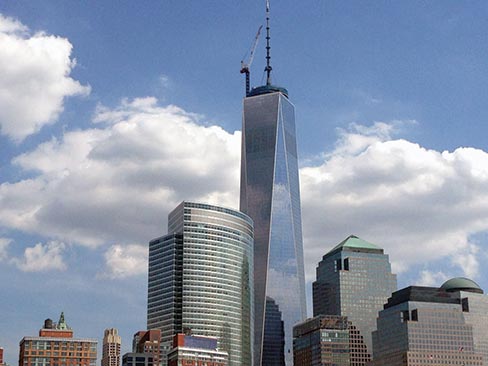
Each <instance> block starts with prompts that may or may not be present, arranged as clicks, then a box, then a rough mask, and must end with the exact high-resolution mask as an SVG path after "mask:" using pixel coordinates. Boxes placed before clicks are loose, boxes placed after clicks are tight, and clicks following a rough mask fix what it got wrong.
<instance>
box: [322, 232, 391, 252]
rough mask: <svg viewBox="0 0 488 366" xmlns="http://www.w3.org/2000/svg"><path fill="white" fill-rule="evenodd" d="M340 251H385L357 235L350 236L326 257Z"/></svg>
mask: <svg viewBox="0 0 488 366" xmlns="http://www.w3.org/2000/svg"><path fill="white" fill-rule="evenodd" d="M339 250H351V251H361V252H371V253H383V249H382V248H380V247H379V246H377V245H375V244H372V243H369V242H367V241H366V240H363V239H361V238H359V237H357V236H356V235H349V236H348V237H347V238H346V239H345V240H343V241H341V242H340V243H339V244H337V245H336V246H335V247H334V248H332V249H331V250H330V251H329V252H328V253H327V254H326V255H328V254H331V253H335V252H337V251H339Z"/></svg>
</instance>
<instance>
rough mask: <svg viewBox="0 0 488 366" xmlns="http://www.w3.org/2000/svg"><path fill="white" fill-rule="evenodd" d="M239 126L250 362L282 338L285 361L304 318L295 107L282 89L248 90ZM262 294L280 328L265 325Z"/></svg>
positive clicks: (289, 358)
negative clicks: (250, 264) (251, 313)
mask: <svg viewBox="0 0 488 366" xmlns="http://www.w3.org/2000/svg"><path fill="white" fill-rule="evenodd" d="M242 131H243V134H242V161H241V199H240V209H241V211H242V212H244V213H246V214H248V215H249V216H250V217H251V218H252V219H253V221H254V243H255V244H254V289H255V290H254V297H255V323H254V324H255V325H254V342H255V346H254V360H255V363H254V364H255V366H259V365H264V358H265V357H266V355H267V354H269V353H268V352H274V351H273V349H271V350H267V349H265V348H264V346H265V344H267V345H270V346H271V347H272V348H274V347H275V346H276V345H277V344H284V349H283V353H284V361H285V363H286V365H292V363H293V352H292V351H293V334H292V329H293V325H294V324H296V323H298V322H301V321H302V320H304V319H305V318H306V300H305V299H306V297H305V279H304V268H303V243H302V222H301V211H300V210H301V209H300V191H299V180H298V160H297V146H296V137H295V108H294V106H293V104H292V103H291V102H290V100H289V99H288V95H287V91H286V90H285V89H283V88H279V87H275V86H272V85H265V86H262V87H258V88H254V89H253V90H251V92H250V93H249V94H248V96H247V97H246V98H244V112H243V128H242ZM267 298H271V299H272V301H273V302H274V304H275V305H276V306H277V307H278V308H279V311H280V312H281V317H282V319H281V320H282V322H283V329H284V333H280V331H279V330H278V329H268V328H267V327H266V325H267V324H269V325H271V324H274V325H275V326H277V325H279V324H280V323H279V322H269V321H268V322H267V321H266V317H267V316H268V314H267V313H266V309H267V308H269V307H267V306H266V299H267ZM269 309H271V308H269ZM270 316H272V317H275V316H276V314H270ZM280 334H284V337H282V336H281V335H280ZM273 335H276V336H278V337H279V338H276V339H274V340H271V339H270V337H272V336H273ZM265 340H266V342H265ZM274 365H277V366H282V365H283V362H282V359H281V358H275V359H273V360H268V361H267V363H266V366H274Z"/></svg>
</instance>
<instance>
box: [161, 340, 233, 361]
mask: <svg viewBox="0 0 488 366" xmlns="http://www.w3.org/2000/svg"><path fill="white" fill-rule="evenodd" d="M228 364H229V355H228V354H227V352H225V351H221V350H219V348H218V341H217V339H216V338H210V337H202V336H193V335H189V334H176V335H175V336H174V339H173V349H172V350H171V351H170V352H169V354H168V366H227V365H228Z"/></svg>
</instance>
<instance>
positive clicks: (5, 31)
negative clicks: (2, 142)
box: [0, 14, 90, 142]
mask: <svg viewBox="0 0 488 366" xmlns="http://www.w3.org/2000/svg"><path fill="white" fill-rule="evenodd" d="M0 44H1V45H2V47H0V127H1V129H0V132H1V133H2V134H4V135H7V136H9V137H10V138H11V139H13V140H14V141H17V142H19V141H22V140H23V139H24V138H25V137H26V136H28V135H31V134H33V133H36V132H37V131H39V130H40V129H41V127H42V126H44V125H46V124H51V123H54V122H55V121H56V119H57V118H58V116H59V115H60V113H61V112H62V111H63V101H64V98H66V97H69V96H73V95H86V94H88V93H89V92H90V87H89V86H83V85H81V84H80V83H79V82H78V81H76V80H74V79H73V78H71V77H70V73H71V71H72V69H73V68H74V67H75V65H76V61H75V60H74V59H72V58H71V51H72V45H71V43H70V42H69V41H68V40H67V39H66V38H62V37H58V36H53V35H48V34H46V33H43V32H38V33H32V32H30V31H29V29H28V28H27V27H26V26H25V25H23V24H22V23H20V22H19V21H18V20H15V19H12V18H8V17H5V16H3V15H2V14H0Z"/></svg>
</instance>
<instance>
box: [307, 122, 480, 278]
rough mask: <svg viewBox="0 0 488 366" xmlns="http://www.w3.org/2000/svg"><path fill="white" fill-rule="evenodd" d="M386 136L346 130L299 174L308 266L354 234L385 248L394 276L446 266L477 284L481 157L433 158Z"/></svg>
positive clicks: (461, 153)
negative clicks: (420, 266)
mask: <svg viewBox="0 0 488 366" xmlns="http://www.w3.org/2000/svg"><path fill="white" fill-rule="evenodd" d="M375 129H376V130H377V131H376V133H375ZM392 132H394V130H391V129H390V128H389V127H388V126H387V125H385V124H380V123H377V124H375V125H373V126H372V127H370V128H368V129H367V130H365V129H364V128H363V127H359V128H358V126H357V125H351V128H350V130H347V131H341V135H340V138H339V140H338V144H337V146H336V147H335V149H334V150H333V151H332V152H330V153H329V154H327V155H326V156H325V158H324V160H323V161H322V163H321V164H319V165H318V166H314V167H306V168H303V169H302V170H301V191H302V204H303V214H304V217H303V222H304V232H305V245H306V257H307V262H308V263H311V264H312V263H316V262H317V261H318V260H319V259H320V256H321V255H323V254H324V253H325V252H326V251H327V250H328V249H330V248H331V247H332V246H333V245H334V244H336V243H338V242H340V241H341V240H342V239H343V238H344V237H346V236H347V235H348V234H351V233H354V234H357V235H359V236H361V237H363V238H364V239H366V240H368V241H371V242H374V243H377V244H379V245H380V246H382V247H383V248H385V250H386V252H387V253H389V254H390V259H391V260H392V262H393V265H394V269H395V270H397V271H399V270H400V271H401V270H406V269H407V268H408V267H409V266H410V265H412V264H414V263H428V262H430V261H435V260H438V259H445V260H448V261H449V263H450V265H451V266H454V267H457V268H458V269H460V270H461V271H462V272H463V273H464V274H465V275H468V276H476V275H477V274H478V266H479V264H478V263H477V259H476V258H477V257H476V256H475V255H474V253H476V251H477V250H479V246H478V245H477V244H473V243H470V241H469V238H470V236H471V235H473V234H475V233H479V232H484V231H486V230H488V191H487V190H486V187H487V183H488V154H487V153H486V152H484V151H482V150H479V149H474V148H458V149H456V150H454V151H453V152H448V151H443V152H439V151H435V150H431V149H426V148H424V147H422V146H419V145H418V144H416V143H412V142H409V141H406V140H403V139H392V136H391V134H392ZM314 267H315V265H313V266H312V267H311V266H309V267H308V270H309V277H312V276H313V273H312V272H311V271H312V270H313V268H314Z"/></svg>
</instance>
